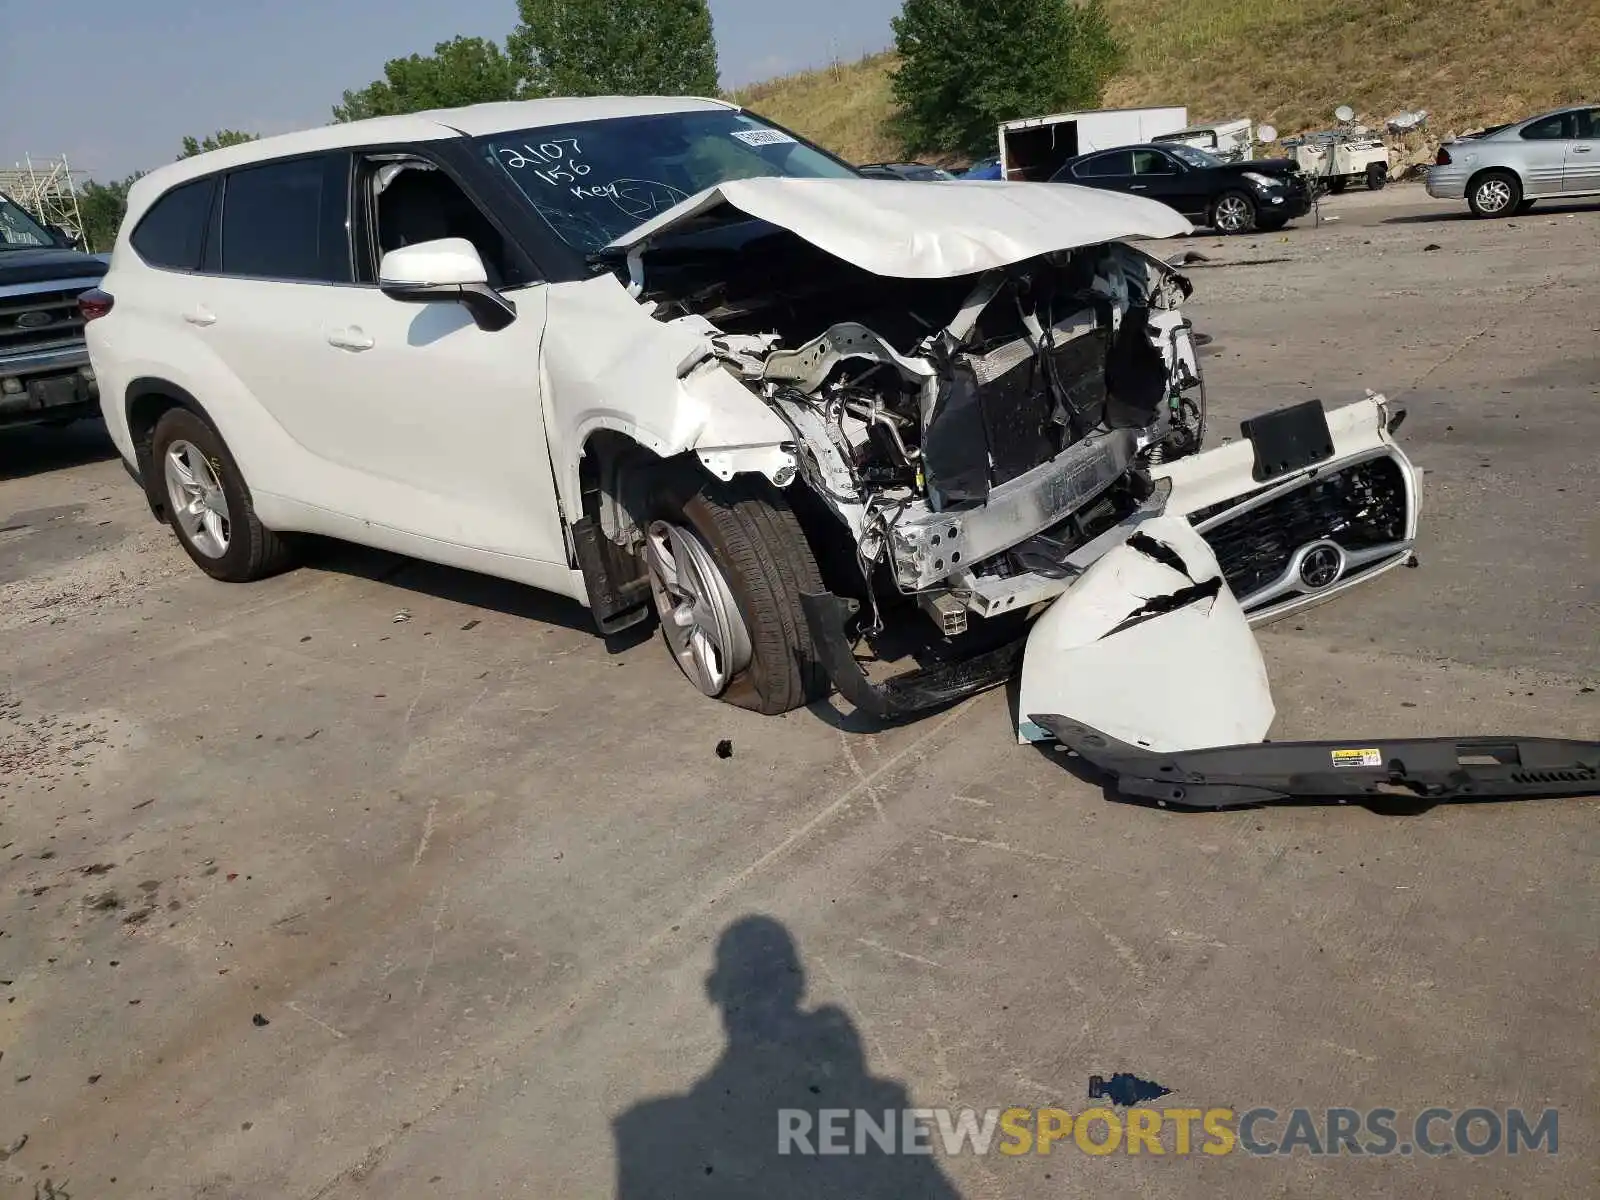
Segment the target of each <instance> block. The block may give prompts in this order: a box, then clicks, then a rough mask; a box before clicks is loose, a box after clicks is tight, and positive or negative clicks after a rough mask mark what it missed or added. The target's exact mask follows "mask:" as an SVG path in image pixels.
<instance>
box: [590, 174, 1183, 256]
mask: <svg viewBox="0 0 1600 1200" xmlns="http://www.w3.org/2000/svg"><path fill="white" fill-rule="evenodd" d="M723 204H727V205H730V206H732V207H733V208H736V209H738V210H739V211H740V212H743V213H746V214H748V215H749V216H752V217H756V218H758V219H760V220H763V221H766V222H768V223H769V224H772V225H777V226H780V227H781V228H783V229H787V230H789V231H790V232H791V233H794V234H796V235H797V236H799V237H802V238H804V239H805V240H806V241H808V242H810V243H811V244H812V245H814V246H816V247H818V248H819V249H822V250H825V251H827V252H828V253H829V254H832V255H833V256H835V257H836V258H841V259H844V260H845V261H846V262H849V263H854V264H855V265H856V266H858V267H861V268H862V269H863V270H866V271H870V272H872V273H873V274H874V275H886V276H890V277H894V278H900V279H950V278H955V277H957V276H961V275H974V274H977V273H979V272H981V271H988V270H992V269H994V268H996V267H1005V266H1010V265H1011V264H1012V263H1018V262H1022V261H1024V260H1025V259H1029V258H1035V257H1037V256H1039V255H1041V254H1049V253H1051V252H1053V251H1058V250H1072V249H1075V248H1077V247H1079V246H1093V245H1098V244H1099V243H1102V242H1110V241H1115V240H1117V239H1119V238H1127V237H1148V238H1166V237H1176V236H1178V235H1179V234H1184V233H1189V232H1190V231H1191V230H1192V228H1193V227H1192V226H1191V225H1190V224H1189V222H1188V221H1186V220H1184V218H1183V217H1181V216H1179V215H1178V214H1177V213H1176V212H1174V211H1173V210H1172V209H1170V208H1168V207H1167V206H1166V205H1164V204H1159V203H1157V202H1156V201H1154V200H1146V199H1144V198H1143V197H1140V196H1124V195H1121V194H1119V193H1116V192H1102V191H1097V190H1095V189H1093V188H1083V187H1076V186H1073V185H1071V184H1062V183H1003V182H998V181H996V182H976V181H975V182H965V181H963V182H957V183H913V182H910V181H908V180H886V179H885V180H878V179H785V178H780V177H765V178H758V179H736V180H731V181H729V182H727V183H723V184H718V185H717V186H716V187H713V188H708V189H707V190H706V191H703V192H701V193H700V194H699V195H698V196H691V197H690V198H689V199H687V200H685V201H683V202H682V203H681V204H678V205H676V206H675V207H673V208H671V209H669V210H668V211H666V212H664V213H662V214H661V215H660V216H658V217H655V218H653V219H652V220H650V221H647V222H645V224H643V225H641V226H639V227H638V228H637V229H635V230H633V231H632V232H631V233H628V234H626V235H624V236H623V237H620V238H618V239H617V240H616V241H615V242H613V243H612V244H611V249H614V250H630V249H633V248H634V247H636V246H639V245H642V244H644V243H647V242H648V241H649V240H650V239H651V238H653V237H655V236H656V235H657V234H659V233H661V232H663V231H664V230H667V229H670V228H671V227H672V226H674V225H679V224H681V223H683V222H685V221H687V220H689V219H690V218H692V217H695V216H697V215H699V214H701V213H704V212H708V211H710V210H711V209H714V208H716V207H718V206H719V205H723Z"/></svg>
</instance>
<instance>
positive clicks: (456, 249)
mask: <svg viewBox="0 0 1600 1200" xmlns="http://www.w3.org/2000/svg"><path fill="white" fill-rule="evenodd" d="M378 290H379V291H381V292H382V293H383V294H384V295H385V296H388V297H389V299H391V300H399V301H400V302H402V303H404V304H431V303H433V302H435V301H438V300H448V301H453V302H455V303H457V304H460V305H462V306H463V307H464V308H465V309H466V310H467V311H468V312H469V313H471V314H472V319H473V321H474V322H475V323H476V324H477V326H478V328H479V329H482V330H486V331H487V332H489V333H494V332H496V331H498V330H501V329H504V328H505V327H506V326H507V325H509V324H511V322H513V321H515V320H516V319H517V306H516V305H515V304H513V303H512V302H511V301H509V300H507V299H506V298H505V297H504V296H502V295H501V294H500V293H499V292H497V291H495V290H494V289H493V288H492V287H490V286H489V273H488V271H486V270H485V269H484V266H483V259H481V258H480V257H478V251H477V248H476V247H474V246H473V244H472V243H471V242H469V241H467V239H466V238H439V239H438V240H437V241H432V242H418V243H417V244H416V245H415V246H402V247H401V248H400V249H398V250H391V251H389V253H387V254H385V255H384V256H383V262H381V263H380V264H378Z"/></svg>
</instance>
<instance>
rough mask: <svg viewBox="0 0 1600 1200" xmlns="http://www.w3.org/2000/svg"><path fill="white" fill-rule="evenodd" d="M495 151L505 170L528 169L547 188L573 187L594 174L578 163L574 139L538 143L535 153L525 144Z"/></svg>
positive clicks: (584, 163) (577, 148) (590, 169)
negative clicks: (543, 182)
mask: <svg viewBox="0 0 1600 1200" xmlns="http://www.w3.org/2000/svg"><path fill="white" fill-rule="evenodd" d="M499 149H500V157H501V160H502V161H503V162H504V163H505V165H506V166H507V167H508V168H510V169H511V170H513V171H520V170H522V169H523V168H525V167H532V168H533V173H534V174H535V175H537V176H538V177H539V178H540V179H542V180H544V181H545V182H546V183H547V184H549V185H550V186H551V187H559V186H561V185H562V184H564V183H576V182H577V181H578V180H579V179H582V178H583V177H584V176H585V175H588V174H589V173H590V172H591V171H593V170H594V168H593V167H591V166H590V165H589V164H588V163H586V162H581V161H579V158H578V155H579V154H580V153H581V150H580V148H579V146H578V139H577V138H557V139H555V140H554V141H550V142H541V143H540V144H539V146H538V148H537V149H536V148H534V147H533V146H530V145H527V144H526V143H524V144H523V145H522V147H521V148H520V149H518V148H516V147H511V146H501V147H500V148H499Z"/></svg>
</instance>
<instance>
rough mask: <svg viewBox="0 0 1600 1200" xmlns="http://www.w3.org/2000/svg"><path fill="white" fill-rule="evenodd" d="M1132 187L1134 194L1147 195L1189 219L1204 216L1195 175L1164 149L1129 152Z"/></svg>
mask: <svg viewBox="0 0 1600 1200" xmlns="http://www.w3.org/2000/svg"><path fill="white" fill-rule="evenodd" d="M1133 176H1134V178H1133V186H1132V187H1131V188H1130V189H1129V190H1130V191H1132V192H1134V193H1135V194H1136V195H1140V196H1148V197H1150V199H1152V200H1159V201H1161V202H1162V203H1163V204H1165V205H1168V206H1169V207H1171V208H1175V209H1177V210H1178V211H1179V212H1181V213H1182V214H1183V215H1184V216H1186V217H1189V218H1191V219H1194V218H1200V219H1204V217H1205V215H1206V197H1205V195H1204V192H1203V189H1202V188H1201V187H1200V186H1199V185H1198V184H1197V182H1196V181H1197V180H1198V179H1199V176H1198V175H1197V174H1196V173H1195V172H1193V171H1188V170H1185V169H1184V167H1183V166H1182V165H1181V164H1180V163H1179V162H1178V160H1177V159H1175V158H1173V157H1172V155H1170V154H1168V153H1166V151H1164V150H1135V151H1134V152H1133Z"/></svg>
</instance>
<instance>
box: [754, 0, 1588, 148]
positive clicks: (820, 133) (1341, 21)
mask: <svg viewBox="0 0 1600 1200" xmlns="http://www.w3.org/2000/svg"><path fill="white" fill-rule="evenodd" d="M1108 3H1109V6H1110V9H1111V13H1112V18H1113V20H1114V21H1115V23H1116V25H1117V28H1118V31H1119V35H1120V37H1121V38H1122V41H1123V44H1124V45H1125V46H1126V47H1127V50H1128V58H1127V63H1126V64H1125V66H1124V69H1123V71H1122V73H1121V74H1120V75H1118V76H1117V78H1116V79H1114V80H1113V81H1112V82H1111V84H1110V86H1109V87H1108V88H1107V90H1106V96H1105V103H1106V105H1107V106H1108V107H1121V106H1127V105H1143V104H1184V105H1187V106H1188V109H1189V115H1190V116H1191V117H1192V118H1194V119H1195V120H1208V119H1210V120H1222V119H1226V118H1228V117H1233V116H1251V117H1254V118H1256V119H1257V120H1262V121H1270V122H1271V123H1272V124H1274V125H1276V126H1277V127H1278V128H1279V129H1280V130H1282V131H1283V132H1284V133H1286V134H1287V133H1293V132H1298V131H1300V130H1304V129H1308V128H1321V127H1324V126H1326V125H1328V124H1329V123H1331V120H1332V113H1333V109H1334V108H1335V107H1336V106H1337V105H1339V104H1350V105H1352V106H1353V107H1354V108H1355V109H1356V111H1357V113H1359V114H1360V116H1361V118H1362V119H1363V120H1366V121H1367V122H1368V123H1369V124H1375V123H1377V122H1381V120H1382V119H1383V118H1384V117H1385V116H1387V115H1388V114H1390V113H1393V112H1398V111H1400V110H1402V109H1414V108H1426V109H1428V110H1429V112H1430V113H1431V114H1432V115H1431V116H1430V118H1429V126H1430V128H1431V130H1432V131H1433V133H1434V134H1435V135H1436V136H1441V135H1444V134H1446V133H1450V132H1455V131H1461V130H1466V129H1470V128H1473V127H1476V126H1480V125H1484V124H1488V123H1492V122H1496V121H1505V120H1511V119H1514V118H1516V117H1519V116H1523V115H1527V114H1530V113H1533V112H1537V111H1539V110H1540V109H1543V108H1551V107H1554V106H1556V105H1558V104H1566V103H1572V102H1574V101H1581V100H1593V101H1595V102H1596V103H1600V0H1564V2H1563V3H1559V4H1552V3H1551V2H1550V0H1108ZM894 62H895V58H894V55H893V54H892V53H885V54H877V55H872V56H869V57H867V58H864V59H862V60H861V61H860V62H857V63H850V64H841V65H835V66H833V67H828V68H824V69H823V70H820V71H808V72H805V73H803V74H800V75H792V76H789V77H788V78H785V79H775V80H772V81H770V82H767V83H761V84H756V85H753V86H751V87H748V88H745V89H743V90H741V91H740V92H738V93H737V94H736V97H735V98H736V99H738V100H739V101H740V102H742V103H744V104H747V105H749V106H750V107H751V108H753V109H755V110H756V111H757V112H760V113H763V114H766V115H768V116H770V117H772V118H773V119H774V120H776V121H779V122H781V123H783V124H785V125H788V126H790V127H791V128H793V129H796V130H798V131H799V132H801V133H804V134H806V135H807V136H808V137H811V138H813V139H815V140H816V141H819V142H821V143H822V144H823V145H825V146H827V147H829V148H830V149H832V150H834V151H836V152H838V153H840V154H842V155H844V156H845V157H846V158H849V159H851V160H852V161H855V162H868V161H872V160H875V159H885V158H894V157H896V156H898V154H899V148H898V147H897V146H896V145H895V144H894V140H893V138H892V136H891V135H890V134H889V133H888V131H887V125H888V118H889V116H890V115H891V113H892V112H893V104H892V102H891V100H890V97H889V76H890V73H891V72H892V71H893V69H894ZM1018 115H1019V116H1031V115H1034V114H1029V113H1019V114H1018Z"/></svg>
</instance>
